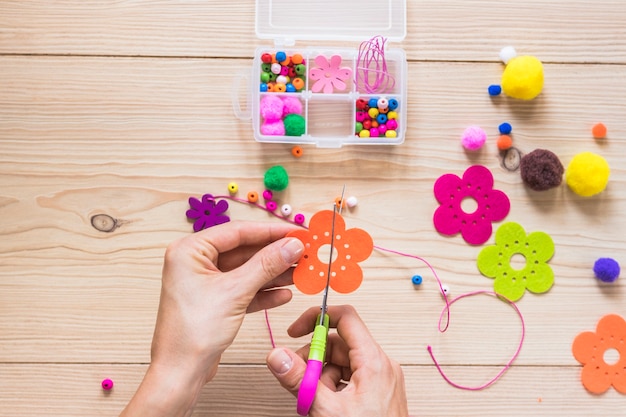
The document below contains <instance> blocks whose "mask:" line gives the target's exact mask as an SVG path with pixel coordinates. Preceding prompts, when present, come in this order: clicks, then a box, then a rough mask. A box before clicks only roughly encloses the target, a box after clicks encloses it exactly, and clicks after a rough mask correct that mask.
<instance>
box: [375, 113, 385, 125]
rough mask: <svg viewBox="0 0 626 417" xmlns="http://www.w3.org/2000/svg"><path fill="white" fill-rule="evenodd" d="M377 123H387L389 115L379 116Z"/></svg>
mask: <svg viewBox="0 0 626 417" xmlns="http://www.w3.org/2000/svg"><path fill="white" fill-rule="evenodd" d="M376 121H377V122H378V123H380V124H383V123H387V115H386V114H379V115H378V116H376Z"/></svg>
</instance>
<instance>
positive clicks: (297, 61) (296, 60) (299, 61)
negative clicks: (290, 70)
mask: <svg viewBox="0 0 626 417" xmlns="http://www.w3.org/2000/svg"><path fill="white" fill-rule="evenodd" d="M303 60H304V59H303V58H302V55H300V54H293V56H292V57H291V63H292V64H293V65H299V64H302V61H303Z"/></svg>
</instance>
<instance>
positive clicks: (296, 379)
mask: <svg viewBox="0 0 626 417" xmlns="http://www.w3.org/2000/svg"><path fill="white" fill-rule="evenodd" d="M265 361H266V362H267V367H268V368H269V370H270V372H272V374H274V377H275V378H276V379H277V380H278V382H280V385H282V387H283V388H285V389H286V390H287V391H289V392H290V393H292V394H293V395H294V396H297V395H298V389H299V388H300V382H301V381H302V378H303V377H304V372H305V370H306V363H305V362H304V361H303V360H302V358H301V357H300V356H298V355H297V354H295V353H294V352H293V351H291V350H289V349H283V348H276V349H273V350H272V351H271V352H270V353H269V354H268V355H267V358H266V359H265Z"/></svg>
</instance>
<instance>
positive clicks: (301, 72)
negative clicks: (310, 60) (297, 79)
mask: <svg viewBox="0 0 626 417" xmlns="http://www.w3.org/2000/svg"><path fill="white" fill-rule="evenodd" d="M305 72H306V65H304V64H298V65H296V74H298V75H304V73H305Z"/></svg>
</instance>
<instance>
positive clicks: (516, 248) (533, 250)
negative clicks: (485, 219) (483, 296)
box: [477, 222, 554, 301]
mask: <svg viewBox="0 0 626 417" xmlns="http://www.w3.org/2000/svg"><path fill="white" fill-rule="evenodd" d="M552 255H554V242H553V241H552V238H551V237H550V236H549V235H548V234H547V233H544V232H533V233H531V234H529V235H527V234H526V231H524V228H523V227H522V226H520V225H519V224H517V223H513V222H509V223H505V224H503V225H502V226H500V228H498V230H497V231H496V244H495V245H493V246H487V247H486V248H484V249H483V250H482V251H480V253H479V254H478V260H477V264H478V269H479V270H480V272H481V273H482V274H483V275H485V276H486V277H489V278H495V280H494V282H493V289H494V291H495V292H496V293H498V294H500V295H503V296H505V297H506V298H508V299H509V300H511V301H517V300H519V299H520V298H522V296H523V295H524V292H525V291H526V289H528V291H531V292H534V293H543V292H546V291H548V290H549V289H550V288H551V287H552V284H553V283H554V272H552V268H551V267H550V265H548V264H547V262H548V261H549V260H550V258H552ZM516 256H517V257H519V258H520V260H522V259H523V260H524V261H525V264H522V265H519V266H520V267H518V265H517V263H515V266H514V265H512V264H511V259H512V258H513V257H516Z"/></svg>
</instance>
